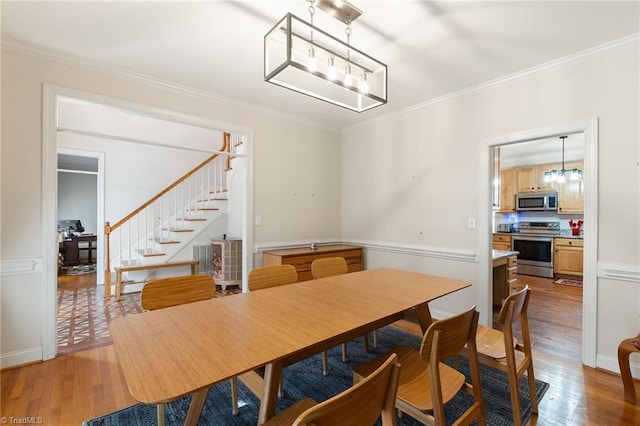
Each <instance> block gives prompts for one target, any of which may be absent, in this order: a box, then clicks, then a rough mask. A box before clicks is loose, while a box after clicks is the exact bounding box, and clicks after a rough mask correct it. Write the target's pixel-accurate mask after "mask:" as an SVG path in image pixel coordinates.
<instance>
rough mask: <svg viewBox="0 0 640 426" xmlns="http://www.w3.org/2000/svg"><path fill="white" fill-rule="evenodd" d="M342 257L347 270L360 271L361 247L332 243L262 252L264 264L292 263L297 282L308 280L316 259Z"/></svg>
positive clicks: (361, 266)
mask: <svg viewBox="0 0 640 426" xmlns="http://www.w3.org/2000/svg"><path fill="white" fill-rule="evenodd" d="M336 256H339V257H343V258H344V259H345V260H346V261H347V266H348V268H349V269H348V271H349V272H356V271H362V269H363V261H362V247H358V246H345V245H332V246H319V247H317V248H316V249H314V250H312V249H310V248H309V247H305V248H294V249H284V250H270V251H265V252H264V253H263V254H262V264H263V265H264V266H273V265H293V266H295V267H296V271H297V272H298V282H300V281H309V280H311V279H312V278H313V277H312V276H311V263H312V262H313V261H314V260H316V259H322V258H325V257H336Z"/></svg>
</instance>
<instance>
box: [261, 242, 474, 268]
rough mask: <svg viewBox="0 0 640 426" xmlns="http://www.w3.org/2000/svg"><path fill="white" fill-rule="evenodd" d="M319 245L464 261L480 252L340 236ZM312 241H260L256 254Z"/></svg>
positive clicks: (304, 244)
mask: <svg viewBox="0 0 640 426" xmlns="http://www.w3.org/2000/svg"><path fill="white" fill-rule="evenodd" d="M313 241H314V242H316V243H318V244H319V245H329V244H344V245H353V246H360V247H363V248H365V249H367V250H372V251H379V252H387V253H399V254H408V255H413V256H423V257H432V258H438V259H448V260H457V261H463V262H473V263H478V261H479V260H478V254H477V253H476V252H475V251H473V250H463V249H452V248H444V247H431V246H424V245H419V244H410V243H398V242H396V243H391V242H382V241H371V240H342V239H340V238H325V239H316V240H313ZM310 245H311V242H310V241H281V242H269V243H258V244H255V246H254V254H260V253H262V252H265V251H269V250H280V249H288V248H300V247H307V246H310Z"/></svg>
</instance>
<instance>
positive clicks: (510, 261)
mask: <svg viewBox="0 0 640 426" xmlns="http://www.w3.org/2000/svg"><path fill="white" fill-rule="evenodd" d="M513 266H518V258H517V257H516V256H510V257H509V258H508V262H507V267H509V268H511V267H513Z"/></svg>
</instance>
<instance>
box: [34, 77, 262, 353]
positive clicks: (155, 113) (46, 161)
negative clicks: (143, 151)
mask: <svg viewBox="0 0 640 426" xmlns="http://www.w3.org/2000/svg"><path fill="white" fill-rule="evenodd" d="M42 91H43V93H42V200H41V202H42V210H43V211H42V231H43V232H42V247H43V262H42V263H43V291H42V359H43V360H48V359H52V358H55V356H56V354H57V351H58V345H57V325H56V323H57V300H56V299H57V297H56V296H57V275H58V273H57V271H58V262H57V255H56V253H57V252H58V238H57V223H56V216H57V210H58V200H57V198H58V190H57V188H58V142H57V133H58V100H59V99H60V98H73V99H78V100H82V101H87V102H91V103H96V104H101V105H107V106H111V107H114V108H118V109H122V110H127V111H131V112H134V113H137V114H141V115H144V116H148V117H153V118H157V119H161V120H167V121H173V122H177V123H182V124H188V125H193V126H199V127H204V128H210V129H214V130H222V131H234V132H240V133H244V134H246V135H247V147H246V155H245V159H246V172H245V180H246V191H245V194H244V195H245V200H244V202H243V203H242V206H243V212H242V229H243V236H242V238H243V243H242V246H243V247H242V249H243V262H242V264H243V268H242V269H243V274H242V276H243V281H246V276H247V272H248V271H250V270H251V269H252V268H253V256H252V255H251V253H252V251H251V250H249V248H250V247H253V226H251V225H252V223H253V221H252V219H251V218H252V217H253V187H254V185H253V129H251V128H246V127H242V126H239V125H236V124H232V123H227V122H222V121H217V120H213V119H209V118H204V117H200V116H195V115H188V114H184V113H179V112H175V111H171V110H167V109H162V108H158V107H153V106H149V105H144V104H138V103H135V102H131V101H126V100H122V99H116V98H111V97H108V96H103V95H98V94H95V93H90V92H85V91H82V90H78V89H72V88H68V87H64V86H58V85H54V84H49V83H44V84H43V86H42ZM102 217H103V223H104V215H103V216H102ZM98 225H100V224H98ZM103 233H104V231H99V232H98V234H103ZM243 287H246V284H245V283H243Z"/></svg>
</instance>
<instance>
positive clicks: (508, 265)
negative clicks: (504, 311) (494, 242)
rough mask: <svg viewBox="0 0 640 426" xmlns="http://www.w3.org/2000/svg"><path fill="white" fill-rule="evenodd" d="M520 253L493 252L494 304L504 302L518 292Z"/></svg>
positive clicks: (500, 304)
mask: <svg viewBox="0 0 640 426" xmlns="http://www.w3.org/2000/svg"><path fill="white" fill-rule="evenodd" d="M517 256H518V252H517V251H503V250H493V304H494V305H496V306H502V302H503V301H504V299H506V298H507V297H508V296H509V295H511V294H512V293H513V292H515V290H516V286H517V284H518V257H517Z"/></svg>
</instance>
